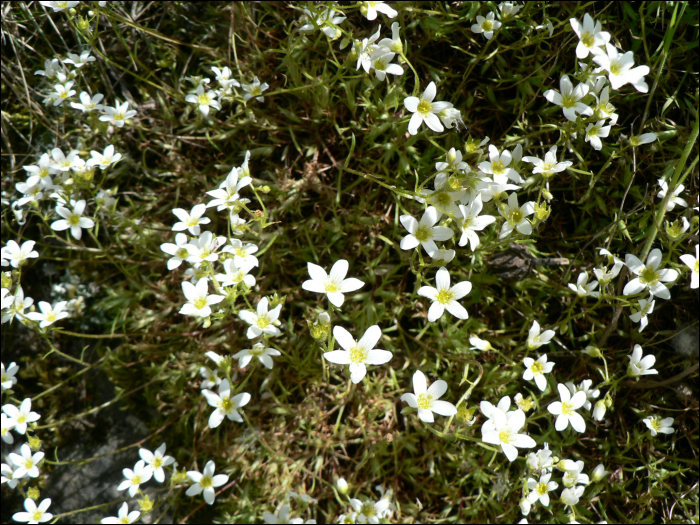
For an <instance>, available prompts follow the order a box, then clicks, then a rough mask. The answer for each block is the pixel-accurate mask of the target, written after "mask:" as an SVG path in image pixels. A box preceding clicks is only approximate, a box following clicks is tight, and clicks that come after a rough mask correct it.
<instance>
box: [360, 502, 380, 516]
mask: <svg viewBox="0 0 700 525" xmlns="http://www.w3.org/2000/svg"><path fill="white" fill-rule="evenodd" d="M376 513H377V510H376V509H375V508H374V505H373V504H372V503H371V502H369V501H365V502H364V503H363V504H362V511H361V512H360V514H364V515H365V516H366V517H368V518H371V517H372V516H374V515H375V514H376Z"/></svg>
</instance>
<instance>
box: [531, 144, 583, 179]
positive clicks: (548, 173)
mask: <svg viewBox="0 0 700 525" xmlns="http://www.w3.org/2000/svg"><path fill="white" fill-rule="evenodd" d="M523 160H524V161H525V162H529V163H531V164H534V165H535V166H534V167H533V168H532V173H541V174H542V175H543V176H544V177H545V178H550V177H553V176H554V175H555V174H557V173H561V172H562V171H564V170H565V169H567V168H568V167H569V166H571V165H572V164H573V162H571V161H570V160H565V161H562V162H558V161H557V147H556V146H552V147H551V148H549V151H548V152H547V153H545V154H544V160H541V159H538V158H537V157H523Z"/></svg>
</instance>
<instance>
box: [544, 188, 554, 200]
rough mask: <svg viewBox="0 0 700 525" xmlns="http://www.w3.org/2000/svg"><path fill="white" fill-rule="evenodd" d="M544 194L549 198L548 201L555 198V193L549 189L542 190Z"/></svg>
mask: <svg viewBox="0 0 700 525" xmlns="http://www.w3.org/2000/svg"><path fill="white" fill-rule="evenodd" d="M542 196H543V197H544V198H545V199H547V200H548V201H551V200H552V199H553V198H554V195H552V194H551V193H550V192H549V190H544V191H543V192H542Z"/></svg>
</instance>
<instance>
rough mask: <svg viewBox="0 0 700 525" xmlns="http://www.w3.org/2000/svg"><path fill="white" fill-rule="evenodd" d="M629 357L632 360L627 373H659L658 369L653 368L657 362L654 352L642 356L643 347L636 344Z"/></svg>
mask: <svg viewBox="0 0 700 525" xmlns="http://www.w3.org/2000/svg"><path fill="white" fill-rule="evenodd" d="M627 359H629V360H630V362H629V365H628V366H627V373H628V374H629V375H630V376H632V377H639V376H646V375H653V374H658V373H659V372H658V370H655V369H653V368H652V366H654V363H656V357H654V356H653V355H652V354H649V355H647V356H644V357H642V347H641V346H639V345H634V349H633V350H632V355H628V356H627Z"/></svg>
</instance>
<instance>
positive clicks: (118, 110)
mask: <svg viewBox="0 0 700 525" xmlns="http://www.w3.org/2000/svg"><path fill="white" fill-rule="evenodd" d="M103 111H104V112H105V113H106V115H100V120H101V121H103V122H111V123H112V124H114V125H115V126H117V127H118V128H121V127H123V126H124V122H126V121H127V120H128V119H130V118H131V117H133V116H135V115H136V110H133V109H129V102H128V101H126V102H124V103H123V104H119V101H117V103H116V105H115V107H111V106H104V108H103Z"/></svg>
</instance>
